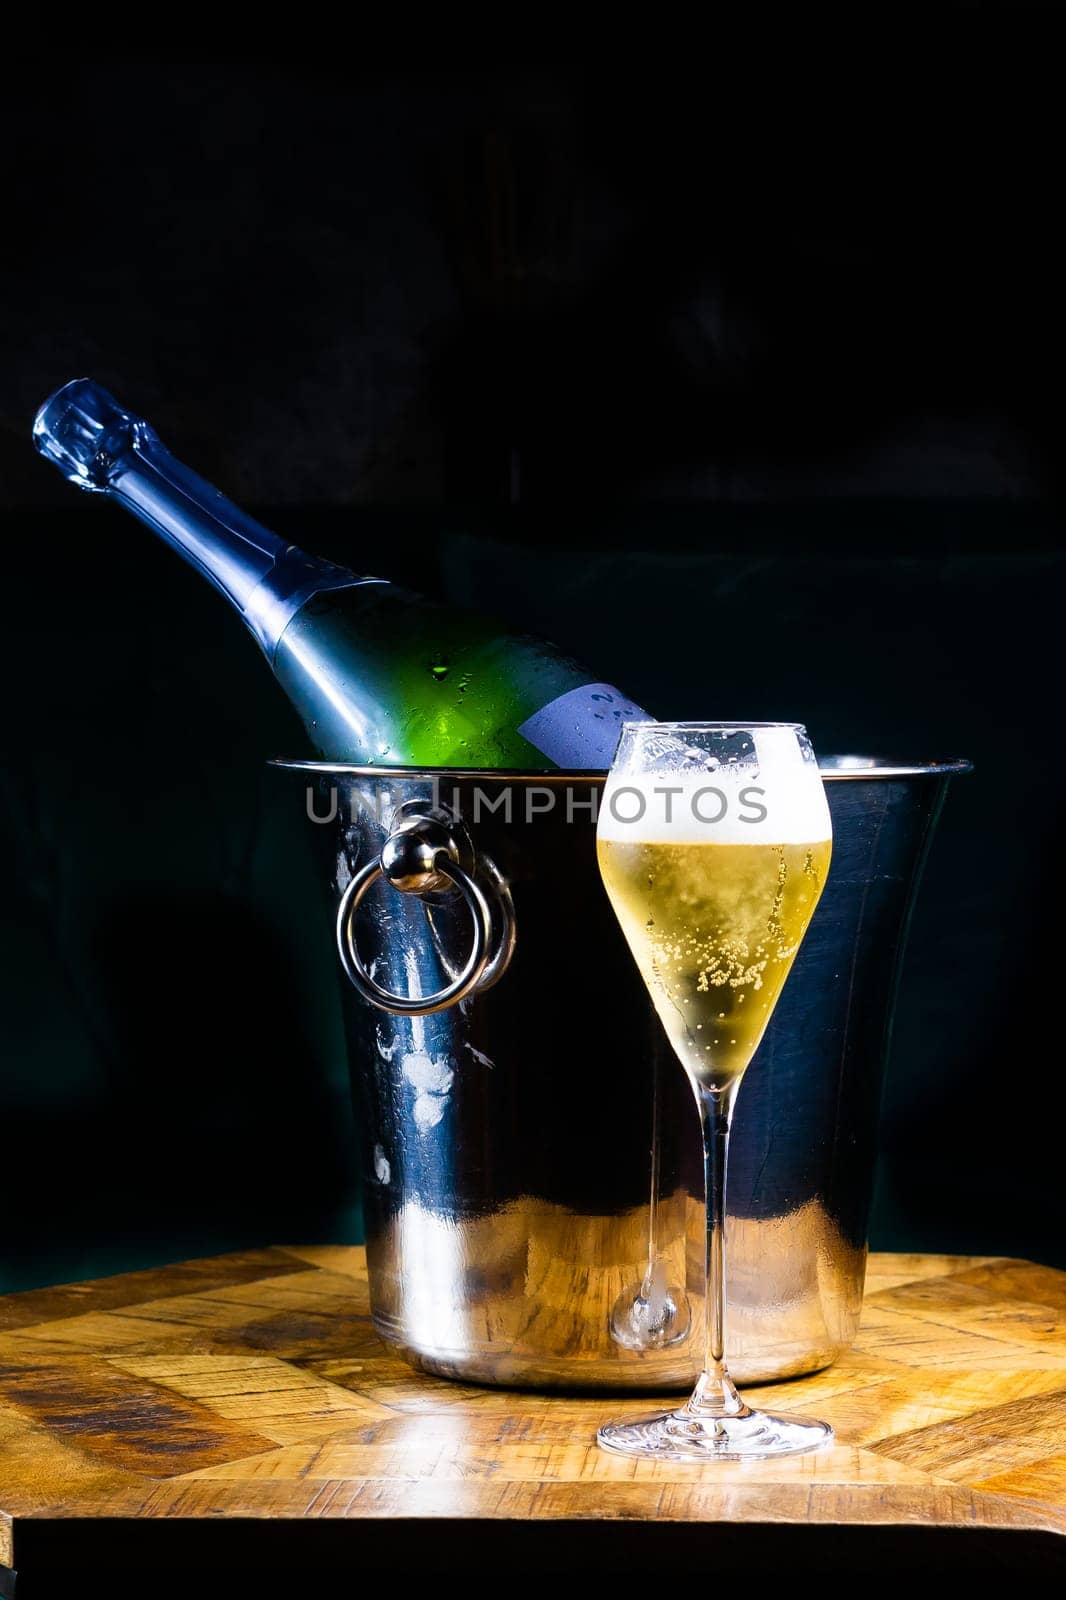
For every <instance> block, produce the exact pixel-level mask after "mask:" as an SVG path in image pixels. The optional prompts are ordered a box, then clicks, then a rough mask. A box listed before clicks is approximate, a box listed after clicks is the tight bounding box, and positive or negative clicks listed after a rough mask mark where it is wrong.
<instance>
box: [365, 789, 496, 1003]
mask: <svg viewBox="0 0 1066 1600" xmlns="http://www.w3.org/2000/svg"><path fill="white" fill-rule="evenodd" d="M458 857H459V847H458V845H457V843H456V840H455V838H454V836H453V835H452V833H451V831H450V830H449V829H448V827H447V826H446V825H445V824H444V823H443V821H442V819H441V816H440V814H439V813H438V814H437V815H436V816H426V815H424V814H423V815H412V816H408V817H406V818H404V819H403V820H402V822H401V824H400V826H399V827H398V828H396V830H395V831H394V832H393V833H392V834H391V835H390V836H389V838H388V839H387V840H386V841H385V844H384V845H383V846H382V850H381V854H380V855H379V856H378V858H377V859H376V860H374V861H368V862H367V863H366V865H365V866H364V867H361V868H360V870H359V871H358V872H357V873H356V874H355V875H354V877H353V878H352V879H351V881H350V882H349V884H348V886H347V888H346V889H345V891H344V893H343V895H342V896H341V902H340V905H339V907H338V908H337V952H338V954H339V956H340V961H341V966H342V967H343V968H344V972H345V975H346V977H347V978H348V981H349V982H350V983H351V985H352V987H353V988H354V989H356V990H357V992H358V993H359V994H360V995H362V997H363V999H364V1000H368V1001H369V1002H370V1004H371V1005H373V1006H377V1007H378V1009H379V1010H380V1011H390V1012H392V1013H393V1015H395V1016H401V1017H428V1016H432V1015H433V1013H434V1012H436V1011H446V1010H447V1009H448V1007H449V1006H454V1005H457V1004H458V1003H459V1001H460V1000H464V999H466V998H467V996H468V995H471V994H473V993H474V992H475V991H476V990H484V989H488V988H490V987H491V986H492V984H494V983H495V982H496V981H497V979H498V978H501V977H502V976H503V974H504V971H505V970H506V968H507V966H508V963H509V962H510V959H511V956H512V954H513V953H514V947H515V916H514V904H513V902H512V900H511V893H510V890H509V889H508V887H507V883H506V881H505V880H504V878H503V877H502V876H501V875H500V873H499V871H498V870H497V869H496V867H495V866H493V865H492V863H490V862H487V861H486V862H483V863H482V865H483V867H484V868H485V869H486V870H487V872H488V876H489V877H490V879H491V882H492V888H493V891H494V899H495V900H496V902H497V904H498V906H499V909H500V921H501V933H500V938H499V940H498V942H497V945H496V949H495V950H493V949H492V934H493V912H492V906H491V905H490V904H489V899H488V896H487V895H486V893H485V891H484V889H482V887H481V885H480V884H479V883H478V882H477V881H476V880H475V878H474V877H473V875H472V874H471V873H470V872H468V871H467V870H466V868H465V867H464V866H463V865H462V863H461V862H460V861H459V859H458ZM379 878H383V879H384V880H385V882H386V883H388V884H390V885H391V886H392V887H393V888H394V889H397V890H399V892H400V893H402V894H427V893H430V892H436V891H439V890H455V889H457V890H458V891H459V893H460V894H461V895H462V896H463V899H464V900H465V901H466V904H467V906H468V908H469V910H470V916H471V921H472V924H473V943H472V945H471V948H470V954H469V956H468V957H467V959H466V962H465V964H464V965H463V967H462V969H461V971H460V972H459V973H458V974H457V975H456V976H455V977H454V978H453V979H452V981H451V983H449V984H446V985H445V987H444V988H443V989H438V991H437V993H436V994H430V995H401V994H393V993H392V991H391V990H389V989H385V988H383V987H382V986H381V984H380V983H378V982H377V980H376V979H375V978H373V977H372V976H371V974H370V973H369V972H368V971H367V969H366V966H365V965H364V963H363V958H362V957H361V956H360V954H359V950H358V947H357V945H356V942H355V914H356V912H357V910H358V909H359V906H360V904H361V902H362V900H363V898H364V897H365V895H366V894H367V892H368V891H369V890H370V889H371V888H372V886H373V885H374V884H375V883H376V882H377V880H378V879H379Z"/></svg>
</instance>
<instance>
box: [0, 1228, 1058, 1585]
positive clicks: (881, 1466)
mask: <svg viewBox="0 0 1066 1600" xmlns="http://www.w3.org/2000/svg"><path fill="white" fill-rule="evenodd" d="M750 1395H751V1397H752V1398H754V1399H757V1400H758V1401H759V1402H760V1403H763V1404H765V1405H767V1406H779V1407H787V1408H788V1409H789V1410H791V1411H798V1412H808V1413H810V1414H811V1415H813V1416H817V1417H821V1418H825V1419H826V1420H828V1421H829V1422H831V1423H832V1424H833V1426H834V1428H835V1430H836V1444H835V1446H834V1447H833V1448H832V1449H829V1450H827V1451H824V1452H820V1453H818V1454H816V1455H810V1456H800V1457H795V1458H792V1459H786V1460H784V1461H779V1462H767V1463H754V1464H744V1465H734V1464H729V1463H722V1464H717V1465H708V1466H706V1467H697V1468H693V1467H691V1466H683V1465H668V1464H660V1463H651V1462H632V1461H627V1460H624V1459H622V1458H619V1457H616V1456H609V1455H606V1454H604V1453H603V1452H602V1451H600V1450H599V1449H597V1447H596V1444H595V1442H594V1434H595V1429H596V1426H597V1424H598V1423H599V1422H600V1421H602V1420H603V1419H604V1418H606V1417H609V1416H620V1415H623V1414H626V1413H631V1414H639V1413H641V1412H643V1411H648V1410H652V1409H655V1408H656V1407H657V1405H658V1404H659V1402H658V1401H657V1400H651V1401H649V1400H648V1399H647V1398H644V1399H641V1398H640V1397H639V1396H638V1397H637V1398H628V1397H626V1398H622V1399H619V1398H618V1397H617V1396H611V1395H606V1396H604V1395H599V1396H596V1397H593V1398H589V1397H576V1396H568V1395H560V1394H554V1395H547V1394H537V1393H529V1392H525V1393H522V1392H507V1391H503V1390H492V1389H477V1388H472V1387H467V1386H464V1385H461V1384H455V1383H449V1382H447V1381H444V1380H440V1379H435V1378H429V1377H426V1376H423V1375H421V1374H419V1373H416V1372H414V1371H412V1370H411V1369H410V1368H409V1367H407V1366H406V1365H405V1364H404V1363H403V1362H402V1361H401V1360H399V1359H398V1358H397V1357H396V1356H395V1355H393V1354H392V1353H391V1352H390V1350H389V1349H388V1348H387V1347H386V1346H385V1345H383V1344H382V1343H381V1341H380V1340H379V1339H378V1337H377V1335H376V1334H375V1332H374V1329H373V1326H372V1324H371V1322H370V1316H369V1303H368V1294H367V1280H366V1264H365V1258H364V1254H363V1252H362V1250H360V1249H355V1248H347V1247H341V1246H319V1247H309V1248H307V1249H268V1250H256V1251H249V1252H246V1253H241V1254H235V1255H230V1256H224V1257H220V1258H218V1259H216V1260H209V1261H192V1262H184V1263H182V1264H180V1265H177V1266H169V1267H161V1268H159V1269H157V1270H152V1271H148V1272H138V1273H130V1274H127V1275H125V1276H123V1277H118V1278H109V1279H104V1280H101V1281H99V1282H96V1283H84V1284H75V1285H68V1286H64V1287H60V1288H55V1289H43V1290H35V1291H33V1292H31V1293H28V1294H22V1295H13V1296H10V1297H8V1298H6V1299H2V1300H0V1562H2V1563H5V1564H7V1565H8V1566H15V1565H18V1564H20V1563H25V1562H26V1561H27V1560H28V1557H29V1555H30V1554H32V1555H33V1556H34V1557H37V1556H40V1555H42V1554H43V1555H44V1556H45V1557H47V1555H48V1552H49V1551H50V1550H52V1549H53V1548H55V1549H58V1548H60V1546H62V1544H63V1540H64V1535H69V1534H71V1533H73V1532H74V1531H76V1530H80V1532H81V1534H82V1535H83V1536H84V1535H85V1534H86V1532H87V1530H91V1529H93V1528H96V1530H97V1531H98V1532H99V1531H100V1530H101V1529H103V1530H105V1532H106V1530H112V1532H111V1537H113V1538H114V1539H115V1540H116V1541H118V1540H119V1534H118V1533H117V1532H115V1530H119V1529H122V1530H125V1532H124V1533H123V1534H122V1540H123V1541H125V1540H126V1539H127V1538H128V1536H129V1533H130V1530H131V1528H132V1526H133V1525H134V1524H137V1525H142V1524H146V1523H152V1524H162V1523H164V1522H165V1523H174V1522H175V1521H178V1522H182V1523H183V1524H184V1526H185V1527H186V1529H187V1530H188V1529H190V1528H192V1527H193V1526H194V1525H198V1524H202V1523H205V1522H210V1523H211V1524H212V1525H213V1537H214V1538H215V1540H216V1545H218V1542H219V1541H220V1540H222V1539H223V1538H224V1536H225V1529H224V1528H223V1530H222V1531H220V1530H219V1528H218V1526H217V1525H218V1524H219V1523H222V1524H227V1525H230V1526H231V1527H232V1529H233V1530H234V1535H235V1537H236V1532H237V1531H238V1530H243V1533H244V1534H245V1535H246V1534H247V1530H248V1527H249V1523H250V1521H251V1523H253V1524H254V1523H256V1522H258V1523H259V1525H260V1526H262V1519H274V1520H277V1519H281V1520H283V1521H286V1522H289V1523H291V1522H299V1523H301V1524H304V1525H313V1526H315V1527H324V1526H325V1525H326V1524H330V1525H335V1524H337V1523H341V1524H344V1525H345V1526H349V1527H351V1526H354V1525H355V1524H360V1525H362V1524H367V1525H369V1524H371V1523H373V1524H376V1525H378V1526H379V1528H380V1524H381V1523H382V1521H386V1522H387V1521H389V1520H390V1519H394V1520H395V1521H396V1522H397V1523H398V1524H399V1523H402V1524H403V1527H404V1528H410V1526H411V1524H412V1522H414V1523H416V1524H419V1525H421V1526H423V1527H426V1526H428V1525H429V1524H430V1521H431V1520H432V1525H433V1527H435V1528H443V1527H444V1525H445V1524H449V1525H454V1524H455V1523H456V1522H465V1523H467V1524H469V1523H470V1521H471V1520H473V1521H476V1522H477V1523H479V1524H480V1525H484V1526H487V1525H488V1524H494V1523H499V1522H500V1521H501V1519H506V1520H507V1522H508V1524H509V1526H511V1527H512V1528H514V1527H515V1526H516V1525H517V1524H518V1523H524V1524H537V1525H542V1526H543V1525H548V1524H551V1523H554V1522H559V1523H569V1524H572V1523H574V1522H580V1523H581V1524H582V1525H584V1526H586V1527H588V1528H592V1527H593V1526H596V1527H599V1528H600V1529H601V1530H602V1528H603V1527H604V1526H606V1525H611V1524H617V1525H619V1526H621V1524H623V1523H624V1524H626V1525H627V1526H628V1527H631V1526H632V1524H633V1523H635V1522H636V1523H641V1522H653V1523H655V1524H656V1525H657V1526H660V1527H661V1526H662V1525H669V1524H676V1525H679V1526H680V1525H682V1524H684V1525H688V1526H689V1527H690V1531H691V1527H692V1525H694V1524H698V1525H700V1526H699V1535H700V1537H702V1538H704V1539H705V1541H706V1540H710V1541H712V1542H710V1543H707V1545H706V1549H707V1551H708V1560H711V1559H712V1553H713V1550H714V1544H713V1538H714V1532H715V1529H726V1528H728V1529H729V1530H730V1532H731V1533H732V1534H734V1535H735V1533H736V1530H737V1528H738V1527H742V1526H743V1525H745V1524H750V1525H752V1526H754V1527H757V1528H760V1529H764V1530H767V1529H771V1528H781V1527H782V1526H786V1525H787V1526H789V1527H792V1528H803V1529H817V1528H823V1529H825V1528H835V1529H838V1530H846V1529H867V1530H876V1529H881V1530H882V1531H884V1530H885V1529H886V1528H889V1527H891V1528H896V1529H906V1528H911V1529H914V1528H915V1527H924V1528H932V1527H935V1528H939V1529H959V1530H968V1532H969V1533H970V1534H973V1533H974V1532H975V1530H986V1531H988V1530H998V1531H999V1532H1001V1533H1004V1534H1006V1533H1010V1534H1011V1535H1012V1538H1011V1539H1010V1540H1009V1541H1007V1542H1006V1547H1008V1548H1011V1549H1015V1550H1018V1551H1020V1550H1021V1549H1022V1548H1023V1546H1024V1545H1025V1542H1026V1540H1029V1541H1032V1540H1034V1539H1035V1540H1036V1541H1037V1542H1038V1543H1039V1545H1040V1548H1041V1549H1042V1550H1043V1551H1044V1552H1045V1554H1046V1552H1047V1551H1048V1550H1051V1551H1052V1552H1056V1551H1062V1552H1066V1539H1064V1538H1062V1536H1063V1535H1066V1273H1061V1272H1056V1271H1053V1270H1051V1269H1049V1268H1046V1267H1041V1266H1036V1265H1032V1264H1029V1263H1026V1262H1022V1261H1009V1260H1001V1259H992V1258H988V1259H985V1258H976V1257H950V1256H904V1255H881V1256H873V1257H872V1258H871V1261H870V1268H869V1273H868V1278H867V1295H866V1304H865V1310H864V1314H863V1320H862V1327H861V1330H860V1334H859V1337H858V1339H857V1341H856V1343H855V1345H854V1347H853V1348H852V1349H851V1350H850V1351H849V1352H847V1354H845V1355H844V1356H842V1357H841V1358H840V1360H838V1361H837V1362H836V1363H835V1364H834V1365H833V1366H832V1367H830V1368H828V1369H827V1370H826V1371H825V1372H822V1373H819V1374H817V1375H816V1376H814V1377H810V1378H805V1379H799V1380H794V1381H790V1382H787V1383H779V1384H776V1385H773V1386H767V1387H764V1388H762V1389H757V1390H752V1391H750ZM1056 1536H1058V1537H1056ZM337 1537H338V1531H337V1529H336V1528H335V1527H334V1531H333V1534H332V1539H333V1545H332V1548H334V1549H336V1548H337V1545H336V1540H337ZM405 1537H407V1535H405ZM352 1538H353V1540H354V1541H355V1542H354V1543H353V1546H352V1548H353V1559H356V1560H357V1559H358V1555H357V1549H358V1540H357V1537H356V1535H353V1536H352ZM1001 1543H1003V1541H1001ZM105 1548H106V1546H105ZM160 1548H162V1546H161V1547H160ZM219 1548H221V1546H220V1545H219ZM954 1548H956V1549H964V1548H965V1546H964V1545H962V1544H958V1543H957V1544H956V1545H955V1546H954ZM973 1548H976V1546H973Z"/></svg>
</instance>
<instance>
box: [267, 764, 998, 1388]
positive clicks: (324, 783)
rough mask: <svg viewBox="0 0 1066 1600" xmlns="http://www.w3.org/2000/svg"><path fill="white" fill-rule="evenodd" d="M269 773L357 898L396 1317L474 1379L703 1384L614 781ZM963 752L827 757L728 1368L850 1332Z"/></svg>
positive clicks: (385, 1246)
mask: <svg viewBox="0 0 1066 1600" xmlns="http://www.w3.org/2000/svg"><path fill="white" fill-rule="evenodd" d="M282 765H284V766H285V767H286V768H287V769H288V770H290V771H293V772H295V773H298V774H300V775H301V776H302V778H303V782H304V787H305V794H306V804H307V811H308V815H309V816H311V817H313V819H314V820H315V821H317V822H318V823H320V824H322V826H320V827H319V828H318V829H317V830H316V831H317V833H318V836H319V837H320V838H321V839H322V840H323V841H324V842H327V844H328V852H329V861H330V875H331V879H332V886H333V888H334V890H335V892H336V893H337V894H339V895H340V897H341V899H340V907H339V914H338V947H339V951H340V956H341V961H342V964H343V966H344V967H345V970H346V971H347V973H348V976H349V978H350V979H351V980H352V983H351V985H347V984H346V985H345V986H344V987H345V990H346V1001H345V1013H346V1026H347V1029H348V1036H349V1044H350V1060H351V1067H352V1076H353V1085H354V1090H355V1097H356V1107H357V1115H358V1121H359V1129H360V1134H361V1137H362V1140H363V1143H364V1171H365V1175H366V1183H365V1198H364V1210H365V1218H366V1230H367V1252H368V1259H369V1269H370V1288H371V1299H372V1305H373V1313H374V1321H375V1324H376V1326H377V1328H378V1330H379V1332H380V1333H381V1335H382V1336H383V1337H384V1338H385V1339H387V1340H388V1341H389V1342H390V1343H392V1344H393V1345H395V1346H396V1347H397V1348H398V1350H399V1351H400V1352H401V1353H402V1354H403V1355H405V1356H406V1358H407V1359H408V1360H409V1361H411V1362H412V1363H413V1364H414V1365H416V1366H419V1367H421V1368H424V1369H425V1370H427V1371H430V1372H435V1373H441V1374H445V1375H447V1376H449V1377H455V1378H463V1379H468V1380H473V1381H476V1382H479V1383H499V1384H535V1385H538V1386H541V1385H543V1386H549V1385H551V1386H598V1387H617V1388H626V1387H630V1388H654V1387H662V1388H673V1387H678V1388H680V1387H684V1386H685V1385H687V1384H690V1383H691V1382H692V1380H693V1378H694V1376H695V1374H696V1372H697V1371H698V1368H699V1365H700V1354H701V1338H700V1324H701V1320H702V1295H703V1269H702V1206H703V1197H702V1184H701V1176H700V1165H699V1159H698V1127H697V1119H696V1112H695V1105H694V1102H693V1100H692V1096H691V1094H690V1092H689V1090H688V1087H687V1084H686V1082H685V1080H684V1076H683V1074H682V1072H681V1069H680V1067H679V1066H678V1065H677V1063H676V1061H675V1060H674V1058H673V1056H672V1055H671V1053H670V1051H669V1049H668V1047H667V1045H666V1043H665V1040H664V1038H663V1036H662V1032H661V1029H660V1027H659V1024H658V1021H657V1019H656V1017H655V1015H654V1013H653V1011H652V1008H651V1004H650V1001H649V1000H648V997H647V995H646V992H645V990H644V986H643V984H642V982H641V980H640V978H639V977H638V975H637V972H636V969H635V967H634V965H633V962H632V959H631V957H630V955H629V952H628V950H627V948H626V946H625V943H624V941H623V939H622V935H621V933H620V931H619V929H618V926H617V924H616V922H615V919H614V916H613V913H612V912H611V909H610V906H609V905H608V902H607V897H606V895H605V894H604V892H603V889H602V887H601V884H600V879H599V873H598V870H597V865H596V858H595V848H594V835H595V826H594V806H595V804H596V802H597V798H598V795H599V794H600V792H601V791H602V786H603V778H602V777H599V776H593V775H589V774H574V775H570V774H565V773H560V774H551V775H545V774H516V775H507V774H501V773H476V772H475V773H459V772H417V771H412V770H391V771H390V770H386V769H380V768H354V767H334V766H328V765H323V764H318V763H282ZM966 770H967V763H965V762H945V763H939V764H927V765H914V766H911V765H908V766H900V765H889V764H886V763H881V762H874V761H871V760H868V759H866V758H862V757H841V758H837V759H836V760H832V761H830V762H828V763H823V771H824V776H825V779H826V785H827V791H828V795H829V802H830V807H831V810H832V815H833V834H834V845H833V864H832V869H831V871H830V875H829V882H828V886H827V888H826V890H825V893H824V895H823V897H822V901H821V904H820V905H819V907H818V910H817V912H816V914H815V918H814V921H813V923H812V925H811V928H810V930H809V932H808V934H807V938H806V940H805V942H804V944H803V947H802V949H801V951H800V954H799V956H798V958H797V960H796V964H795V967H794V969H793V973H792V975H791V977H790V979H789V981H788V983H787V985H786V987H785V991H784V994H783V996H782V999H781V1001H780V1003H779V1005H778V1007H777V1011H776V1013H775V1015H774V1017H773V1020H772V1022H771V1024H770V1027H769V1030H768V1032H767V1034H766V1037H765V1039H764V1041H763V1043H762V1045H761V1047H760V1049H759V1052H758V1055H757V1056H756V1059H755V1061H754V1063H753V1065H752V1067H751V1069H750V1071H749V1073H748V1075H747V1076H746V1078H745V1080H744V1083H743V1085H742V1088H741V1091H740V1096H739V1100H738V1104H737V1112H736V1121H735V1125H734V1133H733V1137H732V1142H731V1151H730V1171H729V1197H728V1208H729V1219H728V1225H727V1245H728V1252H729V1254H728V1271H729V1308H728V1317H729V1328H728V1334H729V1351H730V1366H731V1369H732V1371H733V1373H734V1376H735V1377H736V1378H737V1379H738V1380H740V1381H741V1382H747V1383H750V1382H752V1381H757V1380H766V1379H773V1378H782V1377H786V1376H789V1375H793V1374H798V1373H802V1372H810V1371H813V1370H815V1369H817V1368H819V1367H823V1366H825V1365H826V1364H827V1363H829V1362H830V1361H832V1360H833V1358H834V1357H835V1356H836V1355H837V1354H838V1353H839V1352H840V1351H841V1350H842V1349H844V1348H845V1347H846V1346H847V1345H848V1344H849V1343H850V1341H851V1340H852V1338H853V1337H854V1334H855V1330H856V1327H857V1324H858V1318H859V1311H860V1307H861V1301H862V1288H863V1276H864V1271H865V1259H866V1225H867V1218H868V1213H869V1206H870V1198H871V1188H872V1181H873V1168H874V1152H875V1133H876V1122H877V1109H878V1102H879V1098H880V1090H881V1078H882V1070H883V1065H884V1058H885V1050H886V1044H887V1038H888V1031H889V1026H890V1021H891V1011H892V1001H893V994H894V988H895V981H896V974H897V970H898V966H899V958H900V954H901V951H902V946H903V941H904V938H905V934H906V926H907V918H908V913H909V909H910V906H911V902H912V899H913V895H914V891H915V888H916V886H917V882H918V876H919V873H920V871H921V865H922V860H923V856H924V853H925V850H926V847H927V845H928V842H929V839H930V835H931V832H932V829H933V826H934V824H935V821H936V817H937V814H938V811H939V809H940V805H941V802H942V799H943V796H944V792H945V788H946V785H947V781H948V779H949V778H950V777H951V776H952V774H954V773H958V772H963V771H966ZM357 991H358V992H357ZM653 1116H654V1120H655V1123H656V1125H657V1135H656V1136H654V1137H653ZM653 1146H654V1152H655V1153H654V1172H653V1155H652V1151H653ZM652 1184H654V1188H655V1193H656V1197H657V1204H656V1207H655V1210H654V1216H653V1218H652V1221H651V1232H652V1233H653V1235H654V1237H653V1240H652V1248H651V1255H652V1257H653V1258H654V1261H655V1264H656V1271H655V1281H656V1283H657V1285H658V1286H659V1287H658V1289H657V1290H656V1292H657V1293H658V1292H661V1291H662V1290H663V1287H664V1286H665V1285H671V1286H673V1296H674V1300H675V1302H676V1304H677V1314H676V1316H675V1318H674V1321H673V1322H672V1323H671V1324H670V1325H669V1328H668V1332H669V1333H670V1334H671V1336H672V1342H669V1341H668V1340H665V1339H664V1340H663V1341H662V1342H661V1343H660V1344H659V1345H658V1346H657V1347H654V1346H653V1347H647V1346H643V1347H642V1346H641V1344H640V1340H639V1338H630V1337H626V1335H625V1327H624V1324H625V1319H624V1317H623V1318H621V1319H620V1315H619V1311H620V1308H623V1309H626V1308H629V1307H631V1306H632V1304H633V1300H634V1297H635V1296H636V1295H637V1294H638V1293H639V1291H640V1288H641V1285H642V1283H645V1284H646V1282H647V1279H648V1270H649V1218H650V1206H649V1195H650V1192H651V1186H652Z"/></svg>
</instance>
